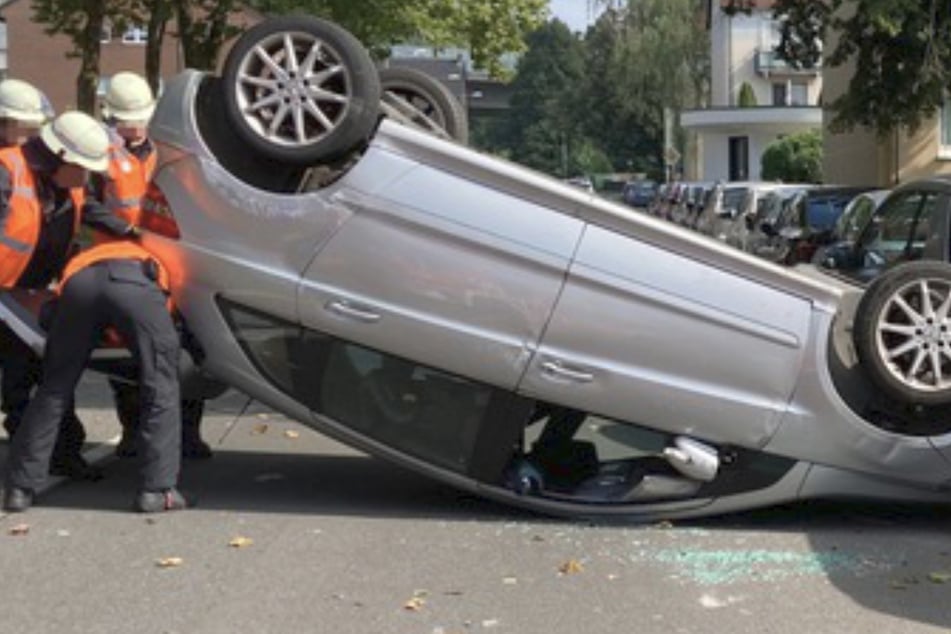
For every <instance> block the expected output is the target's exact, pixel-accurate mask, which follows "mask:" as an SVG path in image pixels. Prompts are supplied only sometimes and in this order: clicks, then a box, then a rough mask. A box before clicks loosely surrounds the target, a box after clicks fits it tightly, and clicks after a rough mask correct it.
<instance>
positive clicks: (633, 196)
mask: <svg viewBox="0 0 951 634" xmlns="http://www.w3.org/2000/svg"><path fill="white" fill-rule="evenodd" d="M656 195H657V183H656V182H654V181H652V180H638V181H630V182H629V183H627V184H626V185H625V186H624V190H623V191H622V192H621V200H623V201H624V202H625V203H627V204H628V205H630V206H631V207H636V208H638V209H647V207H648V205H650V203H651V202H652V201H653V200H654V197H655V196H656Z"/></svg>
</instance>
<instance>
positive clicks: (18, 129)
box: [0, 80, 128, 479]
mask: <svg viewBox="0 0 951 634" xmlns="http://www.w3.org/2000/svg"><path fill="white" fill-rule="evenodd" d="M43 104H44V98H43V96H42V94H41V93H40V92H39V91H38V90H36V89H35V88H33V87H32V86H30V85H29V84H27V83H26V82H21V81H17V80H6V81H3V82H0V116H4V117H6V118H7V119H12V118H14V117H19V119H17V120H18V121H20V123H18V124H17V125H16V126H14V125H6V124H5V125H4V126H3V128H4V130H5V131H8V132H12V133H16V134H21V133H22V134H26V133H27V132H25V130H28V129H30V127H31V126H35V125H38V122H40V121H41V120H42V118H43V117H45V114H44V105H43ZM70 120H71V118H67V122H68V121H70ZM21 124H22V125H21ZM97 125H98V124H97ZM100 127H101V126H100ZM71 133H72V132H71V131H67V132H66V134H71ZM85 175H86V171H85V170H84V169H83V168H81V167H79V166H78V165H76V164H73V163H70V162H67V161H63V160H61V159H60V158H58V157H57V156H55V155H54V154H53V153H52V152H51V151H50V149H49V148H48V147H46V145H45V144H44V143H43V141H42V140H40V139H38V138H37V137H35V136H34V137H32V138H29V139H27V140H26V142H25V143H24V144H23V145H22V146H18V147H17V146H14V147H10V148H6V149H4V150H2V151H0V288H21V289H46V288H48V287H49V285H50V283H51V282H52V281H53V280H54V279H55V278H56V277H58V276H59V273H60V271H61V270H62V268H63V266H64V264H65V262H66V260H67V258H68V256H69V252H70V249H71V248H72V241H73V238H74V236H75V234H76V231H77V229H78V225H79V222H80V221H81V220H85V222H86V223H87V224H91V225H93V226H99V227H101V228H103V229H104V230H108V231H110V232H113V233H117V232H122V231H126V230H127V229H128V224H127V223H124V222H122V221H121V220H120V219H115V218H113V217H111V216H110V215H109V214H108V213H104V210H103V209H102V207H101V206H97V205H88V206H87V207H89V209H84V204H83V193H82V185H83V181H84V180H85ZM0 361H2V364H3V377H2V384H0V388H2V389H0V392H2V404H0V407H2V409H3V412H4V413H5V414H6V417H5V419H4V421H3V426H4V428H5V429H6V431H7V434H8V435H10V436H11V437H12V436H13V435H14V433H15V432H16V429H17V427H18V425H19V422H20V420H21V418H22V416H23V412H24V411H25V410H26V406H27V404H28V402H29V399H30V393H31V392H32V390H33V387H34V386H35V385H36V383H37V382H38V381H39V377H40V361H39V359H38V358H37V357H36V355H35V354H34V353H33V351H32V350H30V348H29V347H27V346H26V345H25V344H24V343H23V342H22V341H20V339H19V338H18V337H16V335H14V334H13V333H12V331H10V330H9V329H8V328H6V327H3V328H0ZM61 424H62V427H63V433H62V434H60V436H59V442H58V444H57V447H56V451H55V453H54V458H53V461H52V463H51V471H52V472H53V473H54V474H56V475H66V476H71V477H77V478H90V479H96V478H98V476H99V472H98V470H96V469H94V468H91V467H90V466H89V465H88V464H86V462H85V461H84V460H83V458H82V455H81V450H82V445H83V442H84V441H85V430H84V429H83V426H82V423H80V421H79V419H78V418H77V417H76V415H75V412H74V411H73V408H72V407H70V408H69V410H68V411H67V412H66V413H65V414H64V417H63V420H62V423H61Z"/></svg>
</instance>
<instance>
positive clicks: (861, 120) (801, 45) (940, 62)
mask: <svg viewBox="0 0 951 634" xmlns="http://www.w3.org/2000/svg"><path fill="white" fill-rule="evenodd" d="M774 10H775V13H776V16H777V17H778V18H780V19H781V20H782V22H781V25H782V33H781V41H780V45H779V48H778V52H779V54H780V55H781V56H782V57H783V58H784V59H786V60H787V61H789V62H790V63H792V64H793V65H796V66H801V67H811V66H814V65H815V64H816V63H818V61H819V59H820V56H821V55H825V56H826V58H825V65H826V66H827V67H836V66H841V65H842V64H845V63H846V62H854V68H855V72H854V74H853V76H852V78H851V80H850V81H849V85H848V89H847V90H846V92H845V93H844V94H843V95H842V96H840V97H838V98H837V99H835V100H834V101H832V102H831V103H828V104H826V107H827V108H828V109H830V110H831V111H832V113H833V120H832V127H833V129H834V130H838V131H842V130H850V129H853V128H854V127H856V126H862V127H866V128H869V129H872V130H875V131H876V132H878V133H879V134H880V135H885V134H887V133H889V132H891V131H892V130H895V129H896V128H898V127H902V126H905V127H907V128H909V130H910V131H914V130H916V129H917V128H918V127H919V126H920V125H921V123H922V122H923V121H924V120H926V119H928V118H930V117H932V116H934V114H935V112H936V111H937V110H938V109H939V108H940V107H941V105H942V104H943V102H944V99H945V95H946V91H947V87H948V86H949V85H951V3H948V2H937V1H936V0H778V1H777V3H776V6H775V9H774ZM833 31H834V32H836V33H837V34H838V37H839V39H838V42H837V44H836V45H835V47H834V49H833V50H832V51H831V52H830V51H825V52H823V51H822V49H821V43H822V42H824V41H826V40H827V38H826V36H827V35H828V34H829V33H831V32H833Z"/></svg>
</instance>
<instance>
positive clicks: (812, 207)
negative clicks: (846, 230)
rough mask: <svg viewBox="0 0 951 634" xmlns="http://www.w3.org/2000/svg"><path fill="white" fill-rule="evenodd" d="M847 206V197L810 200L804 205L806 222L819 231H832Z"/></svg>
mask: <svg viewBox="0 0 951 634" xmlns="http://www.w3.org/2000/svg"><path fill="white" fill-rule="evenodd" d="M847 204H849V197H848V196H834V197H828V198H814V199H811V200H809V202H808V203H807V205H806V222H807V223H808V224H809V226H810V227H811V228H813V229H818V230H820V231H825V230H828V229H832V228H833V227H835V223H836V221H837V220H838V219H839V216H841V215H842V211H843V210H844V209H845V206H846V205H847Z"/></svg>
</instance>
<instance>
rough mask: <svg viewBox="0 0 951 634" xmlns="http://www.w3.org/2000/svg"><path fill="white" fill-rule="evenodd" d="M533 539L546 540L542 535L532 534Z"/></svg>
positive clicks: (534, 540) (537, 540)
mask: <svg viewBox="0 0 951 634" xmlns="http://www.w3.org/2000/svg"><path fill="white" fill-rule="evenodd" d="M532 541H533V542H543V541H545V538H544V537H542V536H541V535H532Z"/></svg>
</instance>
